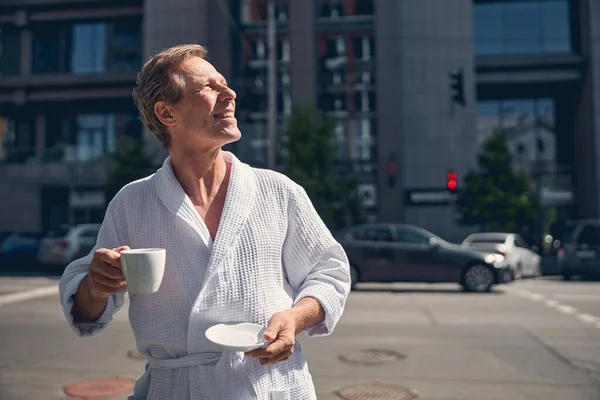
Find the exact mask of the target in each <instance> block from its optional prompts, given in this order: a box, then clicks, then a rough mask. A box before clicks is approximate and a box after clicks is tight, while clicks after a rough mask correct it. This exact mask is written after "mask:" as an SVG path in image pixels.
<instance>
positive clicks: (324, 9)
mask: <svg viewBox="0 0 600 400" xmlns="http://www.w3.org/2000/svg"><path fill="white" fill-rule="evenodd" d="M319 16H320V17H325V18H339V17H342V16H344V4H343V3H342V2H341V1H335V2H334V1H327V2H323V3H322V4H321V6H320V9H319Z"/></svg>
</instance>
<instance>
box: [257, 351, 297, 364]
mask: <svg viewBox="0 0 600 400" xmlns="http://www.w3.org/2000/svg"><path fill="white" fill-rule="evenodd" d="M290 356H291V354H289V353H288V352H284V353H281V354H278V355H276V356H275V357H273V358H261V359H260V363H261V364H262V365H273V364H276V363H278V362H281V361H285V360H287V359H289V358H290Z"/></svg>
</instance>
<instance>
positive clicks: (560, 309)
mask: <svg viewBox="0 0 600 400" xmlns="http://www.w3.org/2000/svg"><path fill="white" fill-rule="evenodd" d="M555 308H556V309H557V310H558V312H561V313H563V314H567V315H569V314H576V313H577V312H578V311H579V310H578V309H576V308H575V307H571V306H567V305H565V304H557V305H556V307H555Z"/></svg>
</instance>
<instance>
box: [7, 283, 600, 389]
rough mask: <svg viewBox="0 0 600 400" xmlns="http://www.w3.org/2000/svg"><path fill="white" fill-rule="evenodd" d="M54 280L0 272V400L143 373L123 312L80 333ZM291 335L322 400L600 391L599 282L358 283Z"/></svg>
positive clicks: (132, 376)
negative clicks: (485, 288) (310, 332)
mask: <svg viewBox="0 0 600 400" xmlns="http://www.w3.org/2000/svg"><path fill="white" fill-rule="evenodd" d="M57 282H58V281H57V279H56V278H46V277H0V292H1V293H2V295H3V296H2V299H3V302H2V305H1V306H0V338H2V340H1V341H0V353H1V354H2V357H0V399H2V400H17V399H36V400H38V399H52V400H53V399H66V398H69V397H68V396H66V395H65V393H64V389H63V388H64V386H65V385H68V384H73V383H76V382H79V381H82V380H87V379H96V378H104V377H115V376H121V377H128V378H133V379H136V378H137V377H139V376H140V375H141V373H142V371H143V368H144V361H143V360H140V359H138V358H135V357H131V356H130V355H131V354H130V355H128V352H129V351H130V350H132V349H134V340H133V335H132V334H131V331H130V326H129V323H128V320H127V311H126V309H124V310H123V311H121V312H120V313H119V314H117V316H116V317H115V319H114V320H113V322H112V323H111V325H110V326H109V328H108V329H107V330H106V331H104V332H103V333H101V334H99V335H97V336H94V337H92V338H88V339H85V340H81V339H78V338H77V337H76V335H75V334H74V333H73V332H72V331H71V329H70V328H69V327H68V326H67V324H66V322H65V320H64V317H63V315H62V312H61V309H60V306H59V301H58V295H57V294H56V290H55V286H56V284H57ZM40 288H42V289H40ZM23 293H25V294H23ZM299 340H300V342H301V345H302V349H303V351H304V352H305V354H306V358H307V360H308V363H309V367H310V370H311V372H312V375H313V378H314V381H315V385H316V387H317V392H318V397H319V399H324V400H333V399H340V398H346V399H366V398H369V399H412V398H419V399H429V400H433V399H436V400H442V399H443V400H475V399H477V400H488V399H495V400H496V399H497V400H516V399H535V400H538V399H539V400H542V399H544V400H546V399H561V400H562V399H569V400H597V399H599V398H600V282H587V281H574V282H563V281H561V280H559V279H558V278H539V279H535V280H523V281H517V282H514V283H512V284H510V285H506V286H499V287H496V289H495V291H494V292H493V293H489V294H468V293H463V292H461V291H459V290H458V287H457V286H456V285H449V284H441V285H428V284H391V285H379V284H372V285H366V284H363V285H362V286H360V287H359V290H357V291H354V292H352V293H351V295H350V298H349V300H348V304H347V307H346V312H345V314H344V317H343V319H342V321H341V322H340V323H339V325H338V326H337V330H336V332H335V333H334V334H333V335H332V336H330V337H327V338H319V339H307V338H305V337H303V336H302V337H300V338H299ZM107 388H108V389H110V388H111V387H110V385H108V384H106V385H104V386H103V385H96V389H97V390H102V389H107ZM405 389H406V390H405ZM408 389H410V391H409V390H408ZM369 393H370V396H371V397H369ZM375 393H378V394H379V397H377V396H376V395H375ZM410 393H413V395H412V397H411V395H410ZM417 396H418V397H417ZM126 397H127V396H126V394H122V395H120V396H113V397H107V398H111V399H124V398H126Z"/></svg>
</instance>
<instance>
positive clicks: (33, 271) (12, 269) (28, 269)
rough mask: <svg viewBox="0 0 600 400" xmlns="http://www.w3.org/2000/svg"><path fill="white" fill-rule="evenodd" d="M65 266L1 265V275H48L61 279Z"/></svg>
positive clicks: (47, 276) (48, 276)
mask: <svg viewBox="0 0 600 400" xmlns="http://www.w3.org/2000/svg"><path fill="white" fill-rule="evenodd" d="M63 271H64V268H56V267H48V266H43V265H37V264H36V265H24V266H23V265H21V266H13V265H11V266H7V265H0V277H21V276H22V277H46V278H56V279H60V277H61V276H62V274H63Z"/></svg>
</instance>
